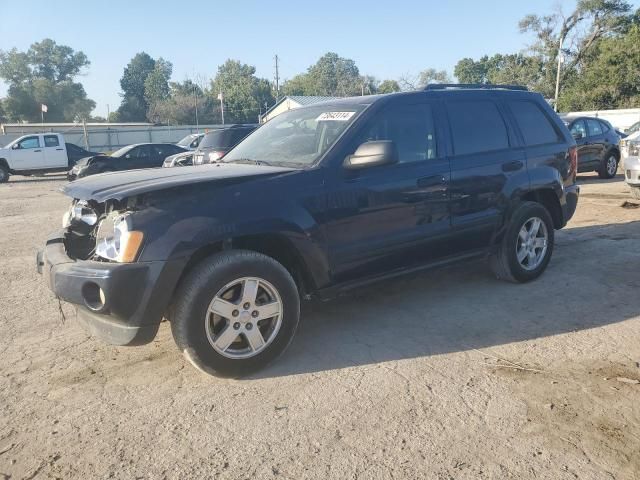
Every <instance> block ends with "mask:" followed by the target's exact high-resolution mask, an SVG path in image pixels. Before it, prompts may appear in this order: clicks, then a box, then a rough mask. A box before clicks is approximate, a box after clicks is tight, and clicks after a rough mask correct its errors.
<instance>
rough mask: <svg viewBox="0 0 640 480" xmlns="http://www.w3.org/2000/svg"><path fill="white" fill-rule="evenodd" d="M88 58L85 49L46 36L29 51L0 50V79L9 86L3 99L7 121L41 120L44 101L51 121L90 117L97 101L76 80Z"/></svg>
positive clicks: (48, 118)
mask: <svg viewBox="0 0 640 480" xmlns="http://www.w3.org/2000/svg"><path fill="white" fill-rule="evenodd" d="M88 65H89V60H88V59H87V57H86V55H85V54H84V53H82V52H76V51H74V50H73V49H72V48H71V47H68V46H66V45H58V44H56V42H54V41H53V40H51V39H48V38H47V39H44V40H43V41H41V42H36V43H34V44H32V45H31V46H30V47H29V50H27V51H26V52H20V51H18V50H17V49H15V48H14V49H12V50H9V51H0V78H2V79H3V80H5V81H6V82H7V83H8V85H9V88H8V91H7V96H6V98H5V99H4V100H3V102H2V108H3V110H4V111H5V117H6V118H7V120H13V121H31V122H37V121H40V120H41V107H40V105H41V104H43V103H44V104H46V105H47V107H48V112H47V114H46V120H48V121H59V122H62V121H74V120H77V119H81V118H88V117H89V115H90V113H91V111H92V110H93V109H94V108H95V105H96V104H95V102H94V101H93V100H90V99H88V98H87V94H86V92H85V90H84V87H83V86H82V84H80V83H77V82H74V79H75V77H77V76H78V75H79V74H80V72H81V71H82V69H83V68H85V67H87V66H88Z"/></svg>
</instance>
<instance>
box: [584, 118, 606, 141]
mask: <svg viewBox="0 0 640 480" xmlns="http://www.w3.org/2000/svg"><path fill="white" fill-rule="evenodd" d="M587 130H589V136H591V137H594V136H596V135H602V126H601V125H600V122H599V121H598V120H592V119H591V118H587Z"/></svg>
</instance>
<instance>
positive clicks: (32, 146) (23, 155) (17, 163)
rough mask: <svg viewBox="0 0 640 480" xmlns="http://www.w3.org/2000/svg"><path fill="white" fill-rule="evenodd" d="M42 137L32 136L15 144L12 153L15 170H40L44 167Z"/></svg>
mask: <svg viewBox="0 0 640 480" xmlns="http://www.w3.org/2000/svg"><path fill="white" fill-rule="evenodd" d="M41 142H42V140H41V138H40V135H30V136H28V137H25V138H23V139H22V140H20V142H18V143H17V144H15V145H14V146H13V147H14V148H13V150H12V151H11V160H12V161H11V163H12V164H13V165H12V167H13V169H14V170H39V169H43V168H46V167H45V166H44V154H43V152H42V143H41Z"/></svg>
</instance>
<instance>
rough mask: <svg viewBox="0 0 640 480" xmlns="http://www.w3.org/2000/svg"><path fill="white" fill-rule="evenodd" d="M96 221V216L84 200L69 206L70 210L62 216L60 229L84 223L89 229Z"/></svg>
mask: <svg viewBox="0 0 640 480" xmlns="http://www.w3.org/2000/svg"><path fill="white" fill-rule="evenodd" d="M97 221H98V214H97V213H96V211H95V210H94V209H93V208H91V207H90V206H89V204H88V203H87V202H85V201H84V200H80V201H78V202H75V203H74V204H72V205H71V208H70V209H69V210H68V211H67V212H65V214H64V215H63V216H62V228H67V227H69V225H71V224H72V223H73V224H79V223H84V224H86V225H88V226H90V227H92V226H94V225H95V224H96V222H97Z"/></svg>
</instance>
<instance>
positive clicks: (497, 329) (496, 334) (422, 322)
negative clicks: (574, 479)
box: [254, 221, 640, 378]
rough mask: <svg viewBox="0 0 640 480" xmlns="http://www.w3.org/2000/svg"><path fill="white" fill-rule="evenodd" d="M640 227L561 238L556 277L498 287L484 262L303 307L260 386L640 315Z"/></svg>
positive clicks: (603, 228) (552, 270) (611, 227)
mask: <svg viewBox="0 0 640 480" xmlns="http://www.w3.org/2000/svg"><path fill="white" fill-rule="evenodd" d="M639 240H640V221H634V222H630V223H622V224H606V225H596V226H588V227H580V228H573V229H567V230H563V231H560V232H557V233H556V249H555V251H554V255H553V258H552V260H551V263H550V265H549V268H548V270H547V271H546V272H545V274H543V275H542V277H540V278H539V279H538V280H536V281H534V282H531V283H528V284H510V283H505V282H502V281H498V280H496V279H495V278H494V277H493V276H492V274H491V273H490V270H489V269H488V266H487V265H486V262H483V261H476V262H473V263H467V264H461V265H457V266H452V267H448V268H444V269H439V270H432V271H429V272H424V273H421V274H415V275H409V276H406V277H402V278H400V279H395V280H388V281H385V282H382V283H379V284H376V285H374V286H370V287H368V288H362V289H359V290H357V291H352V292H351V293H349V294H348V295H346V296H344V297H340V298H338V299H336V300H333V301H330V302H325V303H319V302H308V303H307V304H305V305H303V313H302V319H303V320H302V322H301V325H300V329H299V330H298V333H297V335H296V337H295V339H294V341H293V343H292V345H291V346H290V348H289V350H288V351H287V352H286V353H285V355H283V357H281V358H280V359H279V360H277V361H276V362H274V363H273V364H272V365H271V366H269V367H268V368H267V369H265V370H264V371H262V372H261V373H259V374H257V375H256V376H255V377H254V378H265V377H277V376H285V375H294V374H300V373H309V372H317V371H325V370H330V369H340V368H345V367H352V366H359V365H368V364H376V363H379V362H386V361H394V360H402V359H410V358H417V357H425V356H431V355H438V354H444V353H449V352H457V351H464V350H469V349H474V348H475V349H482V348H485V347H491V346H495V345H502V344H507V343H511V342H519V341H525V340H531V339H536V338H541V337H548V336H552V335H558V334H563V333H567V332H573V331H578V330H583V329H589V328H594V327H600V326H604V325H608V324H612V323H616V322H622V321H625V320H627V319H630V318H634V317H636V316H638V315H640V302H638V301H637V298H638V291H639V287H640V275H639V274H638V267H639V266H640V252H638V250H637V248H636V247H637V245H638V241H639Z"/></svg>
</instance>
